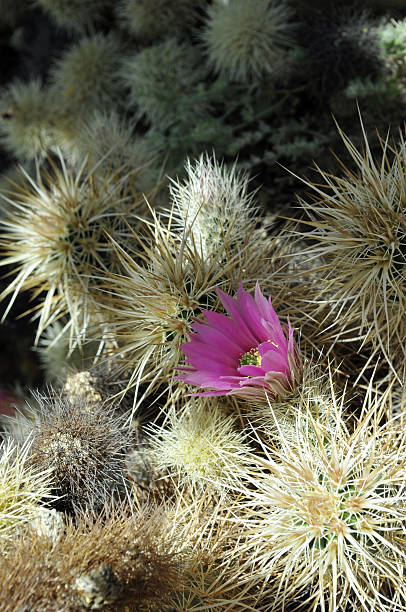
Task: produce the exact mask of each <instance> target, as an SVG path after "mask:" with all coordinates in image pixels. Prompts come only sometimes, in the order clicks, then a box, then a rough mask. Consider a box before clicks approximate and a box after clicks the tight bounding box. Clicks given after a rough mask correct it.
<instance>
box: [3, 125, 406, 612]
mask: <svg viewBox="0 0 406 612" xmlns="http://www.w3.org/2000/svg"><path fill="white" fill-rule="evenodd" d="M342 137H343V139H344V141H345V144H346V146H347V147H348V148H349V151H350V154H351V155H352V157H353V159H354V167H353V169H351V170H350V169H346V173H344V174H343V175H342V176H331V175H327V174H326V173H324V172H323V170H319V172H320V174H321V176H322V178H323V179H324V180H325V182H326V184H325V186H324V187H323V186H321V185H320V183H319V182H317V183H315V184H311V183H309V182H308V183H307V185H308V187H309V188H312V189H313V192H314V201H313V202H312V203H311V202H304V201H303V202H302V206H303V209H304V212H306V213H307V215H308V219H307V220H306V218H304V219H303V220H302V221H300V222H297V224H295V223H294V222H293V221H292V220H285V221H284V222H283V224H282V225H280V224H277V225H275V226H272V225H269V224H266V223H265V222H264V220H263V218H262V217H261V213H260V211H259V207H258V206H257V205H256V203H255V198H256V196H257V195H258V194H255V193H251V192H250V185H249V177H248V175H247V173H246V172H245V171H240V170H238V169H237V168H236V166H235V165H234V166H230V167H229V166H226V165H224V164H223V163H221V162H219V161H218V160H217V159H216V158H215V157H214V156H209V155H203V156H201V157H200V158H199V159H197V160H188V162H187V165H186V177H185V178H184V179H183V180H182V181H180V180H178V181H176V180H174V179H173V180H172V183H171V186H170V190H169V193H170V196H169V197H170V205H169V206H168V207H166V208H165V207H161V206H159V205H157V204H154V203H153V202H152V203H151V202H147V203H145V200H144V201H142V200H141V198H139V197H138V196H137V194H136V193H134V191H132V190H131V189H129V190H128V191H127V190H126V189H125V188H124V187H123V183H126V181H128V180H129V177H128V173H126V174H125V181H121V180H120V177H119V175H118V174H117V169H114V168H111V170H110V174H108V173H106V166H105V165H103V171H102V174H101V175H100V174H99V168H98V166H95V167H93V168H90V169H88V166H87V164H85V162H83V163H82V164H81V165H80V166H79V168H77V167H76V166H74V165H70V164H69V162H67V161H66V160H64V159H63V158H62V157H61V158H59V159H52V158H50V159H48V160H47V162H46V167H43V166H42V165H39V166H38V175H37V179H36V180H34V179H32V178H30V177H28V176H27V175H26V177H25V183H24V184H23V186H22V184H19V185H15V186H14V187H13V186H11V187H10V190H9V192H8V194H7V196H6V197H7V202H8V205H9V208H10V210H9V212H8V213H7V216H6V218H5V220H4V222H3V226H4V231H3V234H2V239H1V245H2V249H3V252H4V253H5V254H6V257H5V259H4V260H3V261H4V263H7V264H9V265H11V266H12V265H13V264H14V266H15V268H14V270H15V272H16V273H15V275H14V280H12V281H11V282H10V284H9V285H8V287H7V288H6V289H5V291H4V292H3V295H2V298H3V299H5V300H7V299H8V301H9V306H10V308H12V304H13V300H14V299H15V297H16V296H17V295H18V294H19V293H21V292H24V291H26V290H29V291H31V293H33V295H34V302H35V306H34V307H33V308H31V309H30V312H31V313H32V312H33V313H34V319H36V320H37V321H38V338H39V342H38V346H37V350H38V351H39V352H40V354H41V355H42V356H43V362H44V364H45V365H47V364H48V367H49V372H50V374H49V379H50V380H52V381H53V386H51V384H49V385H48V387H47V388H46V389H44V390H42V391H37V392H33V393H31V395H30V396H29V397H25V398H24V397H20V398H19V400H18V401H17V398H16V399H15V400H14V401H13V398H11V397H9V399H8V403H7V406H8V415H7V416H6V415H4V416H3V419H2V421H3V430H4V438H5V441H4V443H3V447H2V455H1V466H0V467H1V469H2V472H3V473H2V475H1V478H2V482H3V484H2V489H1V494H0V540H1V544H2V549H1V551H2V552H1V556H0V572H1V575H2V580H1V587H0V589H1V591H0V595H1V596H0V602H1V603H0V609H4V610H8V609H13V606H14V609H23V608H24V607H27V606H28V607H30V608H34V609H38V610H57V609H61V608H63V609H66V610H95V609H105V610H127V609H128V610H130V609H134V610H144V609H145V610H153V609H157V610H206V609H207V610H210V609H212V610H222V609H224V610H230V609H233V610H285V609H286V610H288V609H290V606H293V605H298V606H299V607H300V608H301V609H303V610H305V609H306V610H308V609H314V610H316V609H317V610H318V609H320V610H346V609H351V608H352V607H355V606H357V607H360V609H364V610H374V611H375V610H376V611H380V610H382V611H383V610H385V611H386V610H393V612H395V610H396V611H398V610H405V609H406V586H405V581H404V575H403V574H404V569H403V568H404V565H405V557H406V547H405V545H404V541H405V537H404V536H405V527H406V523H405V521H406V514H405V510H404V508H405V488H404V482H405V477H406V437H405V433H404V417H405V408H406V406H405V393H404V391H403V383H404V377H405V366H406V359H405V353H404V346H405V337H404V335H402V333H403V331H402V330H403V327H402V313H404V302H405V299H404V291H403V290H402V286H403V280H404V278H405V276H404V272H405V262H404V253H403V251H404V245H405V244H406V231H405V217H404V206H405V204H404V190H405V185H406V174H405V170H404V168H405V166H406V164H405V155H406V148H405V144H404V140H403V137H402V136H401V137H400V139H399V140H398V141H397V142H394V143H392V144H390V143H389V141H388V140H384V141H382V149H383V152H382V158H381V159H377V160H376V159H374V158H373V157H372V155H371V153H370V151H369V149H368V140H367V135H366V134H365V150H364V153H361V152H359V151H357V149H356V148H355V147H354V145H353V144H352V143H351V141H350V140H349V139H348V138H347V136H345V135H344V134H342ZM47 167H49V168H47ZM134 172H135V173H136V172H137V170H135V171H134ZM127 184H128V183H127ZM303 227H304V228H305V229H304V230H303V229H302V228H303ZM51 230H52V231H51ZM402 279H403V280H402ZM10 296H11V297H10ZM271 296H272V299H271ZM8 312H9V308H8V307H7V309H6V314H7V315H8ZM44 336H45V340H44V341H43V342H42V343H41V338H42V337H44ZM348 340H349V342H348ZM366 349H367V350H366ZM78 357H80V358H81V360H80V359H78ZM10 413H11V416H10ZM1 606H3V607H2V608H1ZM7 606H8V607H7ZM10 606H11V607H10Z"/></svg>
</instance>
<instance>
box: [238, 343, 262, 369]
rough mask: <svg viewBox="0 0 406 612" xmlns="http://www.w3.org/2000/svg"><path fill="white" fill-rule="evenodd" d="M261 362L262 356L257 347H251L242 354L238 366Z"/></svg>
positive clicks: (254, 364) (257, 364)
mask: <svg viewBox="0 0 406 612" xmlns="http://www.w3.org/2000/svg"><path fill="white" fill-rule="evenodd" d="M261 363H262V357H261V355H260V354H259V352H258V349H257V348H252V349H251V350H249V351H248V353H244V355H243V356H242V357H241V359H240V368H241V367H242V366H245V365H253V366H260V365H261Z"/></svg>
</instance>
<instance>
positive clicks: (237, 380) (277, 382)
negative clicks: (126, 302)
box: [178, 283, 301, 399]
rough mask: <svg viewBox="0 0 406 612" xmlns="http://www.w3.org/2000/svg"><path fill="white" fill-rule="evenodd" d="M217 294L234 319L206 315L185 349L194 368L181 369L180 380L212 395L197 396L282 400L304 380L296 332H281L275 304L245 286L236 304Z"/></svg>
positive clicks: (205, 313)
mask: <svg viewBox="0 0 406 612" xmlns="http://www.w3.org/2000/svg"><path fill="white" fill-rule="evenodd" d="M217 293H218V295H219V297H220V299H221V301H222V303H223V306H224V308H225V309H226V310H227V312H228V313H229V315H230V317H231V318H230V317H227V316H226V315H224V314H220V313H218V312H210V311H207V310H205V311H203V314H204V316H205V318H206V322H202V323H195V324H194V325H193V326H192V328H193V331H194V332H195V333H194V334H192V335H191V340H190V342H187V343H186V344H183V345H182V346H181V348H182V350H183V352H184V353H185V355H186V357H187V358H188V361H189V365H186V366H184V367H182V368H179V369H180V370H181V371H182V372H183V374H181V375H180V376H178V378H179V379H180V380H183V381H185V382H186V383H188V384H190V385H196V386H197V387H200V388H203V389H204V388H206V389H210V390H209V391H204V392H202V393H194V394H193V395H237V396H240V397H244V398H246V399H250V398H251V399H262V398H264V397H265V396H266V395H268V396H269V397H270V398H282V397H284V396H285V395H286V394H288V393H289V392H291V391H292V390H293V389H294V387H295V386H296V385H297V383H298V382H299V380H300V377H301V362H300V357H299V353H298V350H297V346H296V344H295V341H294V339H293V327H292V326H291V325H290V322H289V320H288V325H287V326H285V331H284V330H283V329H282V326H281V324H280V321H279V318H278V316H277V314H276V312H275V311H274V309H273V307H272V302H271V298H269V299H268V300H267V299H266V298H265V297H264V296H263V295H262V293H261V290H260V288H259V285H258V283H257V285H256V287H255V298H254V297H252V296H251V295H250V294H249V293H248V292H247V291H245V289H244V288H243V287H242V285H240V288H239V289H238V292H237V299H236V300H233V299H232V298H231V297H230V296H229V295H227V294H225V293H224V292H223V291H220V289H218V290H217Z"/></svg>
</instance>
